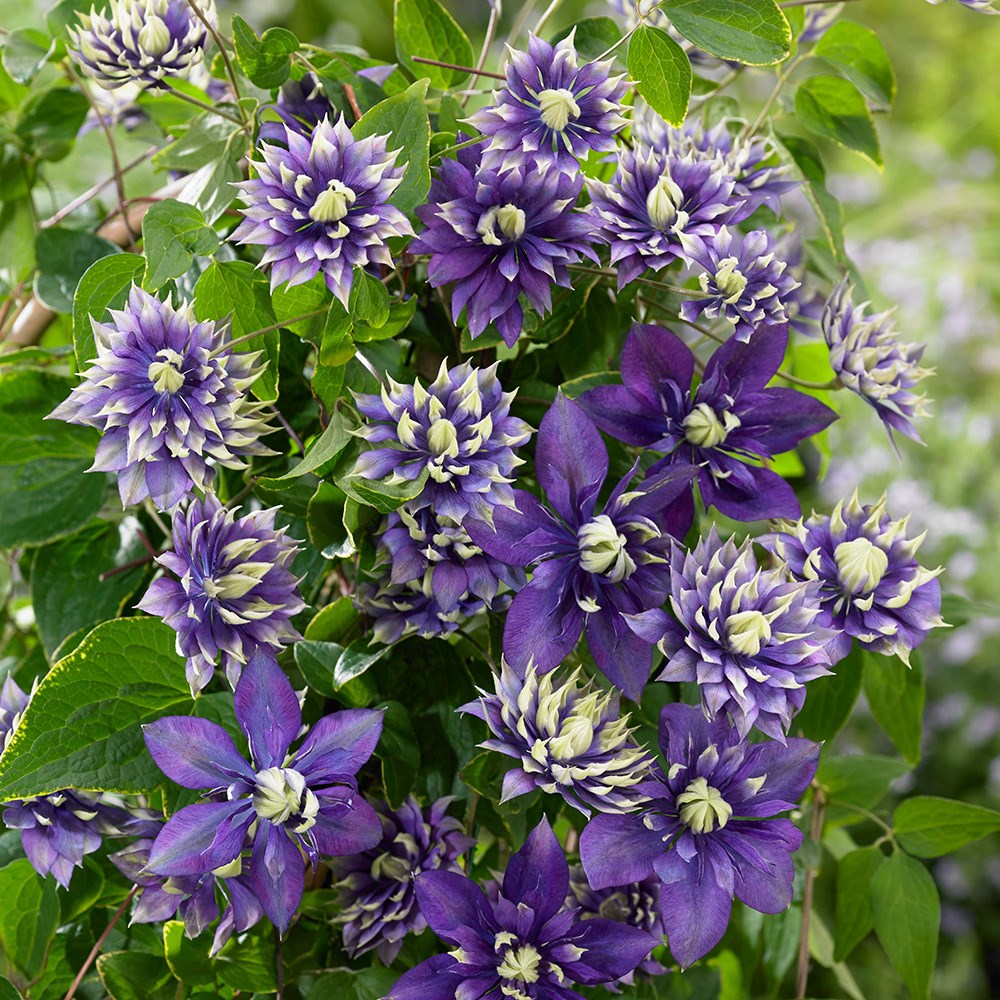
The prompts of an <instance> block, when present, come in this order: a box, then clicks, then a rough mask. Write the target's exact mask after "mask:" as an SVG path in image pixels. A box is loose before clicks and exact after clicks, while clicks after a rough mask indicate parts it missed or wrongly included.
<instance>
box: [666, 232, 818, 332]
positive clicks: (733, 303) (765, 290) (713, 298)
mask: <svg viewBox="0 0 1000 1000" xmlns="http://www.w3.org/2000/svg"><path fill="white" fill-rule="evenodd" d="M681 242H682V243H683V244H684V252H685V254H686V255H687V258H688V260H689V262H690V263H691V264H693V265H697V266H698V267H702V268H704V269H705V270H704V271H703V273H702V275H701V277H700V278H699V282H700V284H701V290H702V291H703V292H704V293H705V295H706V297H705V298H703V299H687V300H686V301H684V302H683V303H681V317H682V318H683V319H686V320H688V321H689V322H691V321H693V320H696V319H698V317H699V316H702V315H704V316H707V317H708V318H709V319H722V320H725V321H726V322H727V323H731V324H732V326H733V329H734V333H735V336H736V338H737V339H738V340H742V341H743V342H744V343H746V342H747V341H749V340H750V335H751V334H752V333H753V332H754V330H756V329H757V328H758V327H761V326H776V325H778V324H782V323H787V322H788V315H787V314H786V312H785V298H786V296H787V295H789V294H790V293H791V292H792V291H793V290H794V289H795V288H797V287H798V284H799V283H798V282H797V281H796V280H795V279H794V278H793V277H792V276H791V274H789V273H788V271H787V265H786V264H785V262H784V261H782V260H778V259H777V257H776V254H775V252H774V248H773V247H772V246H771V240H770V237H769V236H768V235H767V233H766V232H765V231H764V230H763V229H756V230H754V231H753V232H752V233H747V234H746V235H745V236H741V235H740V234H739V233H737V234H736V236H735V240H734V237H733V234H732V233H730V231H729V230H728V229H727V228H726V227H725V226H723V227H722V229H720V230H719V232H718V233H716V234H715V235H714V236H708V237H704V238H703V237H700V236H687V235H685V234H681Z"/></svg>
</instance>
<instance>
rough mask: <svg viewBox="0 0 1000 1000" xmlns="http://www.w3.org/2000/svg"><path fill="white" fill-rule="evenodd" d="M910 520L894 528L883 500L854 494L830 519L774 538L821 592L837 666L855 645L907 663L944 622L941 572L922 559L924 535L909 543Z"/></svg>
mask: <svg viewBox="0 0 1000 1000" xmlns="http://www.w3.org/2000/svg"><path fill="white" fill-rule="evenodd" d="M907 520H908V518H902V519H900V520H898V521H894V520H893V519H892V518H891V517H890V516H889V514H888V513H887V512H886V509H885V497H884V496H883V497H882V498H881V499H880V500H879V501H878V502H877V503H874V504H864V505H862V504H860V503H859V502H858V495H857V493H856V492H855V494H854V496H852V497H851V499H850V500H849V501H847V502H846V503H845V502H844V501H843V500H842V501H841V502H840V503H838V504H837V506H836V507H834V509H833V513H832V514H831V515H830V516H829V517H827V516H825V515H822V514H816V513H813V514H812V515H811V516H810V517H808V518H805V519H804V520H801V521H799V522H798V523H796V524H793V525H789V526H787V527H786V528H785V530H783V531H779V532H775V533H774V534H772V535H770V536H769V538H768V540H767V542H768V544H769V545H770V546H771V547H772V548H773V550H774V553H775V555H777V556H778V557H779V558H780V559H781V560H782V561H783V562H784V565H785V569H786V570H787V572H788V573H789V574H791V576H792V577H793V578H795V579H797V580H803V581H808V582H809V583H812V584H817V585H818V586H819V592H818V594H819V599H820V601H821V604H822V609H823V618H822V619H821V620H822V621H823V622H824V623H825V624H828V625H829V626H831V627H832V628H833V629H835V630H836V635H835V637H834V638H833V640H832V643H833V645H832V648H831V662H833V663H836V662H837V660H840V659H843V657H845V656H847V654H848V653H849V652H850V651H851V640H852V639H857V640H858V642H859V644H860V645H861V646H863V647H864V648H865V649H870V650H872V652H875V653H884V654H885V655H887V656H898V657H899V658H900V659H901V660H902V661H903V662H904V663H908V662H909V658H910V651H911V650H913V649H915V648H916V647H917V646H919V645H920V644H921V643H922V642H923V641H924V639H926V638H927V634H928V632H929V631H930V630H931V629H932V628H939V627H941V626H943V625H944V622H943V621H942V620H941V584H940V583H939V582H938V580H937V577H938V575H939V574H940V573H941V568H940V567H938V568H937V569H926V568H924V567H923V566H921V565H920V564H919V563H918V562H917V559H916V554H917V550H918V549H919V548H920V545H921V543H922V542H923V540H924V536H925V535H926V532H923V533H921V534H920V535H917V536H916V537H915V538H910V537H908V535H907V532H906V522H907Z"/></svg>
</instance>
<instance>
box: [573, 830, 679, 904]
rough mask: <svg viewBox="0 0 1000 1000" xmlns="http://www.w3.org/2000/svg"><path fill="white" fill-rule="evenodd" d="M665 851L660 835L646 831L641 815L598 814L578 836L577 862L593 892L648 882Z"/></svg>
mask: <svg viewBox="0 0 1000 1000" xmlns="http://www.w3.org/2000/svg"><path fill="white" fill-rule="evenodd" d="M665 849H666V848H665V846H664V844H663V841H662V839H661V837H660V834H658V833H656V832H655V831H653V830H649V829H647V828H646V827H645V826H644V825H643V822H642V817H641V815H631V816H619V815H615V814H612V813H601V814H600V815H599V816H595V817H594V818H593V819H592V820H591V821H590V822H589V823H588V824H587V826H586V827H585V828H584V831H583V833H582V834H581V835H580V860H581V861H582V862H583V869H584V871H585V872H586V873H587V881H588V882H590V884H591V885H592V886H593V887H594V888H595V889H607V888H608V887H609V886H613V885H628V883H630V882H641V881H642V880H643V879H646V878H649V876H650V875H652V874H653V863H654V862H655V861H656V859H657V858H658V857H660V855H662V854H663V852H664V850H665Z"/></svg>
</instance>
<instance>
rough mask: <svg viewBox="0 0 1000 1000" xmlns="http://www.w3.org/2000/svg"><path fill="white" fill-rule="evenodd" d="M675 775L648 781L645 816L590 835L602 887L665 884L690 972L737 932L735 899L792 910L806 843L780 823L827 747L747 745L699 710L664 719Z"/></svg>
mask: <svg viewBox="0 0 1000 1000" xmlns="http://www.w3.org/2000/svg"><path fill="white" fill-rule="evenodd" d="M660 748H661V749H662V751H663V756H664V759H665V760H666V766H667V770H666V772H664V771H662V770H659V769H657V771H656V773H655V774H654V776H653V777H652V778H651V779H650V780H649V781H648V782H646V786H647V789H648V793H649V795H650V799H651V801H650V802H649V803H648V804H647V806H646V807H645V808H644V809H643V810H642V811H641V812H638V813H631V814H629V815H621V816H612V815H609V814H602V815H600V816H595V817H594V818H593V819H592V820H591V821H590V822H589V823H588V824H587V827H586V829H585V830H584V831H583V834H582V835H581V837H580V858H581V860H582V861H583V867H584V869H585V870H586V873H587V878H588V879H589V880H590V884H591V886H593V887H594V889H598V890H600V889H603V888H605V887H606V886H612V885H623V884H627V883H630V882H641V881H643V880H644V879H647V878H649V877H650V876H651V875H653V874H654V873H655V875H656V876H657V877H658V878H659V879H660V881H661V882H662V883H663V887H662V889H661V892H660V908H661V912H662V915H663V923H664V926H665V927H666V931H667V940H668V943H669V945H670V950H671V953H672V954H673V956H674V958H675V959H677V961H678V962H680V964H681V965H682V966H683V967H685V968H686V967H687V966H689V965H691V963H692V962H694V961H696V960H697V959H699V958H701V957H702V955H705V954H707V953H708V952H709V951H711V950H712V948H714V947H715V945H716V944H717V943H718V942H719V940H720V938H721V937H722V935H723V934H724V933H725V931H726V926H727V925H728V923H729V916H730V911H731V909H732V902H733V897H734V896H735V897H736V898H737V899H740V900H741V901H742V902H744V903H745V904H746V905H747V906H749V907H751V908H753V909H755V910H759V911H760V912H762V913H780V912H781V911H782V910H785V909H787V908H788V906H789V904H790V903H791V901H792V876H793V874H794V872H793V866H792V854H793V853H794V852H795V851H796V850H797V849H798V847H799V845H800V844H801V843H802V834H801V832H800V831H799V830H797V829H796V828H795V826H794V825H793V824H792V823H791V821H790V820H787V819H779V818H777V815H776V814H777V813H782V812H786V811H788V810H789V809H794V808H795V804H796V803H797V802H798V800H799V798H800V797H801V795H802V793H803V792H804V791H805V790H806V788H807V787H808V785H809V782H810V781H811V780H812V778H813V775H814V774H815V773H816V767H817V764H818V763H819V751H820V747H819V744H816V743H812V742H810V741H809V740H802V739H792V740H789V741H788V743H787V745H782V744H781V743H776V742H771V741H767V742H764V743H747V742H745V741H744V740H742V739H741V738H740V735H739V733H738V732H737V731H736V730H735V729H733V728H730V726H729V724H728V723H726V722H725V721H719V722H709V721H708V720H706V719H705V716H704V715H703V714H702V712H701V709H699V708H697V707H696V706H693V705H679V704H678V705H667V706H666V708H664V709H663V712H662V714H661V716H660Z"/></svg>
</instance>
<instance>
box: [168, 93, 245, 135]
mask: <svg viewBox="0 0 1000 1000" xmlns="http://www.w3.org/2000/svg"><path fill="white" fill-rule="evenodd" d="M170 93H171V94H172V95H173V96H174V97H179V98H180V99H181V100H182V101H187V103H188V104H193V105H194V106H195V107H196V108H201V110H202V111H208V112H209V113H210V114H213V115H218V116H219V117H220V118H225V119H226V120H227V121H231V122H233V123H234V124H235V125H239V127H240V128H242V129H245V128H246V127H247V123H246V121H245V120H244V119H241V118H237V117H236V115H231V114H230V113H229V112H228V111H223V110H222V108H218V107H215V106H213V105H211V104H206V103H205V102H204V101H199V100H198V98H197V97H192V96H191V95H190V94H185V93H184V91H183V90H176V89H175V88H174V87H171V88H170Z"/></svg>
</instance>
